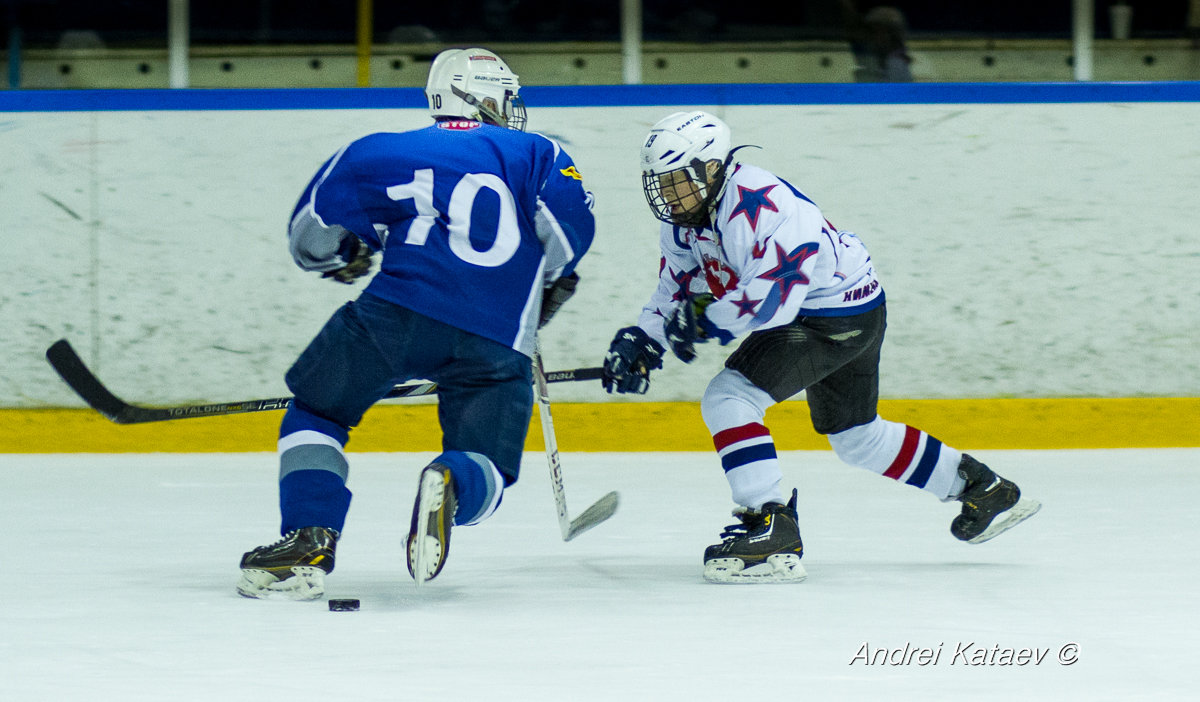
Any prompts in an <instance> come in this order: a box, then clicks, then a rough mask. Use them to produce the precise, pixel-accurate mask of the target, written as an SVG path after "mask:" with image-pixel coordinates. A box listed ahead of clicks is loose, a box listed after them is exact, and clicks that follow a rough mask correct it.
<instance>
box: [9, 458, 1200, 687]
mask: <svg viewBox="0 0 1200 702" xmlns="http://www.w3.org/2000/svg"><path fill="white" fill-rule="evenodd" d="M781 455H782V457H783V461H784V465H785V468H784V470H785V480H786V481H787V484H788V485H789V486H791V485H795V486H796V487H799V488H800V510H799V511H800V523H801V529H802V533H803V536H804V540H805V546H806V555H805V558H804V563H805V565H806V567H807V569H808V573H809V577H808V580H807V581H806V582H803V583H800V584H793V585H759V586H717V585H710V584H706V583H705V582H703V580H702V579H701V577H700V570H701V568H700V557H701V554H702V552H703V550H704V547H705V546H706V545H707V544H709V543H712V542H713V541H714V540H715V539H716V537H717V535H718V534H719V532H720V530H721V528H722V527H723V526H724V525H725V524H728V523H729V521H730V518H729V514H728V511H729V509H730V508H731V507H732V504H731V503H730V502H729V497H728V488H727V486H726V483H725V481H724V479H723V478H722V475H721V472H720V469H719V468H718V463H717V460H716V458H715V456H713V455H711V454H582V453H580V454H565V455H564V456H563V463H564V472H565V481H566V491H567V498H568V504H569V505H570V508H571V512H572V515H575V514H578V513H579V512H580V511H582V510H583V509H584V508H585V507H586V506H587V505H588V504H590V503H591V502H592V501H594V500H596V499H598V498H599V497H600V496H601V495H603V494H604V493H605V492H607V491H609V490H614V489H615V490H619V491H620V492H621V497H622V505H621V508H620V510H619V511H618V512H617V514H616V516H615V517H614V518H613V519H612V520H610V521H609V522H607V523H605V524H602V525H600V526H599V527H597V528H596V529H595V530H593V531H591V532H588V533H586V534H584V535H582V536H580V537H579V538H578V539H576V540H574V541H572V542H570V543H563V542H562V541H561V539H560V537H559V533H558V526H557V522H556V518H555V514H554V502H553V499H552V495H551V491H550V486H549V478H548V471H547V469H546V466H545V459H544V456H543V455H542V454H538V453H530V454H527V455H526V457H525V463H524V467H523V475H522V479H521V481H520V482H519V483H518V484H517V485H516V486H515V487H514V488H512V489H510V490H509V491H508V492H507V493H506V495H505V499H504V503H503V505H502V506H501V508H500V511H499V512H498V513H497V514H496V515H495V516H494V517H493V518H492V519H490V520H489V521H487V522H485V523H484V524H482V525H480V526H476V527H469V528H461V529H456V530H455V531H454V535H453V541H452V547H451V553H450V558H449V560H448V562H447V565H446V569H445V570H444V571H443V573H442V574H441V576H439V577H438V578H437V579H436V580H434V581H432V582H431V583H429V584H428V586H427V587H425V588H422V589H421V590H420V591H418V590H417V589H416V588H415V587H414V584H413V582H412V580H411V579H410V578H409V577H408V574H407V571H406V569H405V566H404V552H403V546H402V544H403V539H404V536H405V534H406V533H407V529H408V521H409V515H410V511H411V505H412V498H413V495H414V493H415V489H416V482H417V480H416V476H417V471H418V470H419V469H420V467H421V466H422V465H424V463H426V462H427V461H428V459H429V458H431V456H428V455H422V454H351V455H350V458H351V466H352V467H351V474H350V481H349V485H350V487H351V489H352V490H354V492H355V498H354V502H353V505H352V507H351V511H350V517H349V520H348V522H347V526H346V530H345V533H344V535H343V538H342V541H341V544H340V547H339V550H338V554H337V569H336V571H335V572H334V573H333V574H332V575H331V576H330V577H329V578H328V579H327V581H326V582H327V587H328V595H329V596H330V597H335V598H346V597H353V598H359V599H360V600H361V601H362V608H361V610H360V611H358V612H330V611H328V609H327V607H326V603H325V602H324V601H320V602H304V603H290V602H264V601H256V600H249V599H244V598H241V597H239V596H238V595H237V594H235V592H234V588H233V585H234V582H235V580H236V577H237V564H238V559H239V558H240V556H241V554H242V552H243V551H245V550H247V549H249V548H251V547H254V546H258V545H261V544H264V543H268V542H271V541H274V540H275V539H276V533H277V532H276V529H277V507H276V477H275V473H276V470H277V468H276V459H275V457H274V456H273V455H271V454H233V455H195V454H193V455H174V454H157V455H156V454H139V455H4V456H0V464H2V465H3V467H4V468H5V470H4V471H3V473H4V475H5V476H6V479H5V486H4V489H3V491H0V514H3V515H4V516H5V518H6V524H7V525H8V528H9V532H8V534H9V538H8V540H7V542H6V548H5V551H4V561H3V562H4V567H3V572H4V574H5V578H4V581H5V585H4V592H5V597H4V600H3V605H2V606H0V699H3V700H5V701H6V702H37V701H42V700H58V701H74V700H121V701H122V702H134V701H137V700H154V701H155V702H160V701H162V700H176V701H178V700H204V701H205V702H211V701H212V700H224V701H230V700H254V701H259V700H264V699H318V700H355V701H359V700H364V701H365V700H434V699H437V700H464V701H470V702H476V701H480V700H489V701H492V700H522V701H525V702H528V701H531V700H535V701H536V700H554V701H556V702H567V701H577V700H618V699H621V700H656V701H658V700H691V701H696V700H729V699H746V700H754V699H772V700H775V699H780V700H800V699H806V700H971V701H972V702H977V701H979V700H1005V701H1006V702H1010V701H1011V700H1013V699H1022V700H1089V701H1095V700H1123V701H1128V700H1184V699H1195V698H1194V694H1195V670H1194V661H1195V657H1196V654H1197V652H1198V651H1200V646H1198V644H1200V634H1198V633H1197V623H1198V617H1197V607H1196V604H1195V597H1194V593H1193V590H1194V585H1195V583H1196V582H1197V580H1200V566H1198V565H1197V560H1196V558H1195V557H1194V545H1195V544H1196V543H1197V542H1198V541H1200V526H1198V520H1197V519H1196V513H1195V510H1196V507H1195V497H1194V496H1195V494H1196V492H1197V488H1200V474H1198V473H1197V471H1196V466H1197V465H1200V449H1165V450H1147V451H1142V450H1119V451H984V452H978V453H975V454H974V455H976V456H977V457H979V458H981V459H982V460H984V461H986V462H987V463H989V464H990V465H992V467H994V468H995V469H996V470H997V471H998V472H1000V473H1002V474H1004V475H1006V476H1008V477H1011V478H1013V479H1015V480H1016V481H1017V482H1018V483H1019V484H1020V485H1021V486H1022V488H1023V489H1024V490H1025V492H1026V494H1028V495H1031V496H1035V497H1037V498H1039V499H1041V500H1042V502H1043V503H1044V507H1043V509H1042V512H1041V513H1040V514H1038V515H1037V516H1036V517H1034V518H1033V519H1032V520H1030V521H1028V522H1026V523H1025V524H1023V525H1021V526H1019V527H1018V528H1016V529H1015V530H1013V531H1011V532H1008V533H1007V534H1004V535H1002V536H1001V537H999V538H997V539H996V540H994V541H991V542H989V543H986V544H981V545H976V546H971V545H966V544H962V543H959V542H956V541H955V540H954V539H953V538H952V537H951V536H950V535H949V531H948V527H949V524H950V520H951V519H952V518H953V516H954V514H956V512H957V507H958V505H957V503H953V504H941V503H939V502H937V501H936V500H933V499H932V498H930V497H929V496H927V495H925V494H923V493H920V492H918V491H916V490H914V489H911V488H907V487H905V486H902V485H897V484H895V483H893V482H892V481H890V480H885V479H882V478H879V477H877V476H874V475H871V474H869V473H866V472H864V471H861V470H858V469H854V468H849V467H845V466H843V465H842V464H840V463H839V462H838V461H837V459H836V458H835V457H834V456H833V454H832V453H825V452H787V453H783V454H781ZM906 648H907V652H906V650H905V649H906ZM883 649H887V652H886V655H885V654H882V653H878V651H880V650H883ZM897 649H899V650H900V652H899V653H896V652H895V651H896V650H897ZM921 649H928V651H924V652H923V651H921ZM869 657H870V658H872V659H873V661H874V664H868V663H869V661H868V658H869ZM889 658H890V660H891V662H888V659H889ZM1026 659H1029V660H1028V661H1027V662H1025V664H1024V665H1019V664H1018V663H1021V662H1022V661H1026ZM1072 660H1074V662H1073V663H1071V661H1072ZM922 661H924V663H925V664H924V665H922Z"/></svg>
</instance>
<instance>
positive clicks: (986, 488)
mask: <svg viewBox="0 0 1200 702" xmlns="http://www.w3.org/2000/svg"><path fill="white" fill-rule="evenodd" d="M958 474H959V475H960V476H961V477H962V479H963V480H965V481H966V483H967V484H966V486H965V487H964V488H963V491H962V494H961V495H959V496H958V501H959V502H962V503H963V506H962V514H960V515H958V516H957V517H955V518H954V522H953V523H951V524H950V533H951V534H954V538H956V539H959V540H962V541H966V542H967V543H971V544H981V543H983V542H984V541H987V540H989V539H993V538H995V537H997V536H999V535H1000V534H1002V533H1004V532H1006V531H1008V530H1009V529H1012V528H1013V527H1015V526H1016V525H1018V524H1020V523H1021V522H1023V521H1025V520H1026V519H1029V518H1030V517H1032V516H1033V515H1034V514H1037V511H1038V510H1039V509H1041V508H1042V504H1041V503H1040V502H1038V501H1037V500H1031V499H1029V498H1027V497H1021V490H1020V488H1018V487H1017V486H1016V484H1015V483H1013V482H1012V481H1011V480H1005V479H1004V478H1001V477H1000V476H998V475H996V474H995V473H994V472H992V469H991V468H988V467H987V466H985V465H984V464H982V463H980V462H979V461H977V460H975V459H974V458H972V457H970V456H968V455H967V454H965V453H964V454H963V457H962V461H961V462H959V464H958Z"/></svg>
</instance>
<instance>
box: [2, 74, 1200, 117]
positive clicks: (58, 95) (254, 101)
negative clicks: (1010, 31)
mask: <svg viewBox="0 0 1200 702" xmlns="http://www.w3.org/2000/svg"><path fill="white" fill-rule="evenodd" d="M521 95H522V97H524V98H525V101H526V103H527V104H528V105H529V106H530V107H531V108H532V107H624V106H639V105H645V106H651V105H690V106H696V107H704V106H715V105H899V104H969V103H976V104H984V103H1087V102H1107V103H1112V102H1116V103H1122V102H1200V82H1198V81H1171V82H1156V83H769V84H757V85H756V84H729V85H611V86H528V87H525V88H522V89H521ZM424 107H426V102H425V94H424V91H423V90H422V89H420V88H304V89H286V88H279V89H275V88H263V89H259V88H246V89H187V90H166V89H149V90H0V112H79V111H84V112H101V111H158V110H329V109H332V110H341V109H422V108H424Z"/></svg>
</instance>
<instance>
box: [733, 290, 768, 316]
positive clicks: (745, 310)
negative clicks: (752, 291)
mask: <svg viewBox="0 0 1200 702" xmlns="http://www.w3.org/2000/svg"><path fill="white" fill-rule="evenodd" d="M760 302H762V300H751V299H750V296H749V295H747V294H746V291H745V290H743V291H742V299H740V300H734V301H733V304H735V305H737V308H738V319H741V318H742V317H744V316H746V315H748V314H754V308H755V307H756V306H758V303H760Z"/></svg>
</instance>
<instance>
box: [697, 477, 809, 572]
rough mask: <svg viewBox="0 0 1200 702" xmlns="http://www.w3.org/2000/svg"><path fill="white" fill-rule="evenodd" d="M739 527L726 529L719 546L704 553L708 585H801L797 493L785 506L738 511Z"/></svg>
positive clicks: (801, 548)
mask: <svg viewBox="0 0 1200 702" xmlns="http://www.w3.org/2000/svg"><path fill="white" fill-rule="evenodd" d="M733 516H735V517H737V518H738V519H739V520H741V523H739V524H732V525H730V526H727V527H725V531H724V532H722V533H721V538H722V539H724V540H723V541H722V542H721V543H719V544H715V545H713V546H709V547H708V548H707V549H705V550H704V579H705V580H707V581H709V582H711V583H774V582H800V581H801V580H804V578H806V577H807V576H808V573H806V572H805V571H804V566H802V565H800V558H801V557H802V556H803V555H804V543H803V542H802V541H801V540H800V526H799V525H798V524H797V519H796V491H795V490H792V499H791V500H789V501H788V503H787V504H786V505H781V504H779V503H778V502H768V503H767V504H765V505H763V506H762V509H760V510H748V509H745V508H739V509H737V510H735V511H734V513H733Z"/></svg>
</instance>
